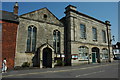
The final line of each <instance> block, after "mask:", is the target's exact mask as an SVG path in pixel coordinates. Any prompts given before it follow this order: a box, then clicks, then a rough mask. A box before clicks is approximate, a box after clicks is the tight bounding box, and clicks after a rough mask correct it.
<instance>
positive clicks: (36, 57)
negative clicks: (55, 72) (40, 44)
mask: <svg viewBox="0 0 120 80" xmlns="http://www.w3.org/2000/svg"><path fill="white" fill-rule="evenodd" d="M39 53H40V49H39V48H37V51H36V52H35V53H34V54H35V55H34V57H33V59H32V63H33V67H40V57H39V56H40V54H39Z"/></svg>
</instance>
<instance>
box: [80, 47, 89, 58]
mask: <svg viewBox="0 0 120 80" xmlns="http://www.w3.org/2000/svg"><path fill="white" fill-rule="evenodd" d="M88 53H89V51H88V48H87V47H85V46H81V47H79V59H80V60H87V59H88Z"/></svg>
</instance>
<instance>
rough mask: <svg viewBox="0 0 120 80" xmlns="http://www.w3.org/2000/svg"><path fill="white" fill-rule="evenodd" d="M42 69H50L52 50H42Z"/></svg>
mask: <svg viewBox="0 0 120 80" xmlns="http://www.w3.org/2000/svg"><path fill="white" fill-rule="evenodd" d="M42 65H43V68H52V50H51V49H50V48H48V47H46V48H44V49H43V64H42Z"/></svg>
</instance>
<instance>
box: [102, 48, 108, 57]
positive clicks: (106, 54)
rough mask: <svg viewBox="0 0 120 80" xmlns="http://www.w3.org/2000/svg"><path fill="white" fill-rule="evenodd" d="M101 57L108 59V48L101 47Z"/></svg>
mask: <svg viewBox="0 0 120 80" xmlns="http://www.w3.org/2000/svg"><path fill="white" fill-rule="evenodd" d="M102 53H103V54H102V59H108V50H107V49H106V48H103V49H102Z"/></svg>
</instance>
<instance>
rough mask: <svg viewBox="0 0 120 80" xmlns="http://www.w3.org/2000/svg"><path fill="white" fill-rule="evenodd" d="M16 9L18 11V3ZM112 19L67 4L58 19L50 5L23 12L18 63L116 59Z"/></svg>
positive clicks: (47, 64)
mask: <svg viewBox="0 0 120 80" xmlns="http://www.w3.org/2000/svg"><path fill="white" fill-rule="evenodd" d="M16 5H17V8H16V10H15V11H14V12H16V13H18V4H17V3H16ZM110 26H111V25H110V23H109V21H106V22H102V21H100V20H98V19H95V18H93V17H91V16H88V15H86V14H83V13H81V12H78V11H77V9H76V7H75V6H72V5H68V6H67V7H66V8H65V17H63V18H62V19H60V20H59V19H58V18H57V17H56V16H55V15H54V14H53V13H52V12H50V11H49V10H48V9H47V8H42V9H39V10H35V11H32V12H28V13H26V14H22V15H20V16H19V26H18V29H17V38H16V47H15V48H16V50H15V51H16V53H15V61H14V67H17V66H23V65H24V64H25V63H29V64H30V66H35V67H40V68H44V67H50V68H53V67H55V66H56V65H66V66H67V65H68V66H70V65H79V64H83V63H100V62H108V61H112V57H113V55H112V54H111V51H112V47H111V42H110V40H111V32H110Z"/></svg>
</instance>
